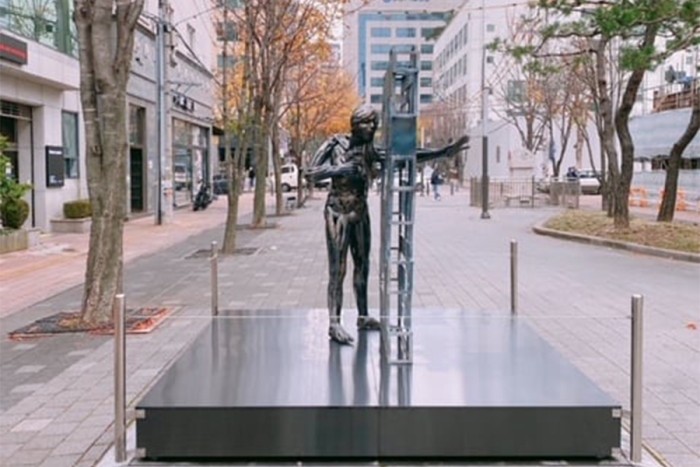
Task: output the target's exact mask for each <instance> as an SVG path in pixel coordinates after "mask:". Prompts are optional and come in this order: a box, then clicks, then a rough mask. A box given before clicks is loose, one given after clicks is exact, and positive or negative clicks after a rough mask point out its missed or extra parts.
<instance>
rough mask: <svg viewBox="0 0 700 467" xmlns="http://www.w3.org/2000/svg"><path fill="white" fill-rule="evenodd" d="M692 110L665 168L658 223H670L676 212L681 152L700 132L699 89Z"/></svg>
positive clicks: (694, 91)
mask: <svg viewBox="0 0 700 467" xmlns="http://www.w3.org/2000/svg"><path fill="white" fill-rule="evenodd" d="M692 99H693V110H692V111H691V113H690V121H689V122H688V126H687V127H686V128H685V131H684V132H683V134H682V135H681V137H680V138H679V139H678V141H676V143H675V144H674V145H673V148H671V154H669V157H668V167H667V168H666V182H665V183H664V196H663V198H662V200H661V206H659V214H658V216H657V218H656V220H657V221H659V222H671V221H672V220H673V215H674V213H675V212H676V196H677V194H678V172H679V170H680V166H681V157H682V156H683V151H685V148H687V147H688V145H689V144H690V142H691V141H692V140H693V138H695V135H697V134H698V130H700V88H697V87H696V88H695V89H694V90H693V94H692Z"/></svg>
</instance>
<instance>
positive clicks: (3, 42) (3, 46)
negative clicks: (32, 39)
mask: <svg viewBox="0 0 700 467" xmlns="http://www.w3.org/2000/svg"><path fill="white" fill-rule="evenodd" d="M0 59H2V60H7V61H8V62H12V63H17V64H19V65H25V64H26V63H27V43H26V42H22V41H20V40H17V39H15V38H14V37H11V36H7V35H5V34H0Z"/></svg>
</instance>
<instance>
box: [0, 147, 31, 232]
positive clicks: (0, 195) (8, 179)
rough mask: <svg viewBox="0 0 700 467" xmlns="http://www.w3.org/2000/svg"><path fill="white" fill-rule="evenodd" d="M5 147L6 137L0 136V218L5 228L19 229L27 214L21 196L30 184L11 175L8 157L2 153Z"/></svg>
mask: <svg viewBox="0 0 700 467" xmlns="http://www.w3.org/2000/svg"><path fill="white" fill-rule="evenodd" d="M6 147H7V139H6V138H5V137H3V136H0V220H2V226H3V227H4V228H6V229H19V228H20V227H22V224H24V221H26V220H27V216H29V205H28V204H27V202H26V201H24V200H23V199H22V197H23V196H24V194H25V193H26V192H27V191H28V190H30V189H31V188H32V186H31V185H29V184H28V183H20V182H18V181H17V180H15V179H14V177H12V175H11V170H10V168H11V166H10V159H9V158H7V157H5V156H4V155H3V154H2V151H3V150H4V149H5V148H6Z"/></svg>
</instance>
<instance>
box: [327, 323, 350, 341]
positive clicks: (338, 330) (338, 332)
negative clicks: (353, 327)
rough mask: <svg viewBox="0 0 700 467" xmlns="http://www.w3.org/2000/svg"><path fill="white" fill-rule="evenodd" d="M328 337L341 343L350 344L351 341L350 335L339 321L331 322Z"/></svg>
mask: <svg viewBox="0 0 700 467" xmlns="http://www.w3.org/2000/svg"><path fill="white" fill-rule="evenodd" d="M328 337H330V338H331V340H332V341H335V342H337V343H338V344H341V345H352V341H353V338H352V336H351V335H350V334H348V332H347V331H346V330H345V329H343V326H341V325H340V323H333V324H331V325H330V326H329V327H328Z"/></svg>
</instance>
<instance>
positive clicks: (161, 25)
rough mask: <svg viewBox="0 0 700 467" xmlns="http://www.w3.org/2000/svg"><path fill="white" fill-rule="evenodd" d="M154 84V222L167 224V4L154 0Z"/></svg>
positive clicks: (170, 188)
mask: <svg viewBox="0 0 700 467" xmlns="http://www.w3.org/2000/svg"><path fill="white" fill-rule="evenodd" d="M156 24H157V32H156V68H157V69H156V82H157V83H156V86H157V88H158V98H157V105H158V111H157V112H158V145H157V147H158V160H157V170H158V173H157V177H158V193H157V194H156V204H157V206H156V225H162V224H169V223H170V222H172V219H173V176H172V165H173V164H172V154H171V150H170V138H169V134H168V130H169V126H170V89H169V86H168V63H169V55H170V50H171V47H172V34H171V23H170V5H169V3H168V0H158V19H157V21H156Z"/></svg>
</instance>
